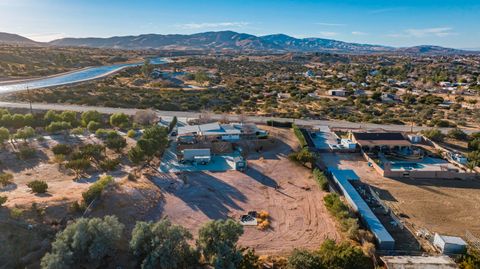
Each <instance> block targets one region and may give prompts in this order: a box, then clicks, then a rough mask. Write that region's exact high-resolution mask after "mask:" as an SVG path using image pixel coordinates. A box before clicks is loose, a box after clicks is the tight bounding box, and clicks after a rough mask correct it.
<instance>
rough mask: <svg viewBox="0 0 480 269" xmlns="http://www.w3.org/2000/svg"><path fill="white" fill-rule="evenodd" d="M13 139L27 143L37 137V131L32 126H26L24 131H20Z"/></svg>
mask: <svg viewBox="0 0 480 269" xmlns="http://www.w3.org/2000/svg"><path fill="white" fill-rule="evenodd" d="M13 137H14V138H15V139H23V140H25V141H27V139H29V138H33V137H35V130H34V129H33V128H32V127H30V126H25V127H23V128H22V129H18V130H17V132H16V133H15V135H14V136H13Z"/></svg>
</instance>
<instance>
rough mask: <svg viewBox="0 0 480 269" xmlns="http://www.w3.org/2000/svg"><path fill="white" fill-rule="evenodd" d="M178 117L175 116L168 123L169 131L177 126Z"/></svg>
mask: <svg viewBox="0 0 480 269" xmlns="http://www.w3.org/2000/svg"><path fill="white" fill-rule="evenodd" d="M177 123H178V119H177V116H174V117H173V119H172V121H171V122H170V124H169V125H168V131H169V132H171V131H173V129H174V128H175V127H176V126H177Z"/></svg>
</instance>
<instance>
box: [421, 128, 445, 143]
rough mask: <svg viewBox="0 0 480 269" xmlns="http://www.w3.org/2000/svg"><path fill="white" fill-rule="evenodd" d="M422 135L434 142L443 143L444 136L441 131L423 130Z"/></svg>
mask: <svg viewBox="0 0 480 269" xmlns="http://www.w3.org/2000/svg"><path fill="white" fill-rule="evenodd" d="M422 134H423V135H424V136H425V137H426V138H428V139H431V140H433V141H436V142H441V141H443V138H444V135H443V133H442V132H441V131H440V130H439V129H430V130H423V131H422Z"/></svg>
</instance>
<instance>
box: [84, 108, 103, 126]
mask: <svg viewBox="0 0 480 269" xmlns="http://www.w3.org/2000/svg"><path fill="white" fill-rule="evenodd" d="M81 121H82V125H83V126H85V127H86V126H87V124H88V123H89V122H91V121H94V122H99V123H101V122H102V114H100V112H98V111H94V110H90V111H85V112H83V113H82V116H81Z"/></svg>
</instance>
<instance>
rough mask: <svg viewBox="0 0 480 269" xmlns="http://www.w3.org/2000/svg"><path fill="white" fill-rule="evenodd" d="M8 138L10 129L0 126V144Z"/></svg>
mask: <svg viewBox="0 0 480 269" xmlns="http://www.w3.org/2000/svg"><path fill="white" fill-rule="evenodd" d="M9 138H10V131H8V129H7V128H5V127H0V144H3V142H5V141H6V140H8V139H9Z"/></svg>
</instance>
